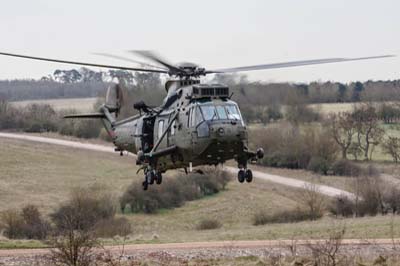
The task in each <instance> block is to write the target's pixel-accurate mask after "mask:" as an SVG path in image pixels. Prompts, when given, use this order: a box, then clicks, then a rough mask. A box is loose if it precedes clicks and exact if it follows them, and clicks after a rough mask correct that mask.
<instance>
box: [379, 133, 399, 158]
mask: <svg viewBox="0 0 400 266" xmlns="http://www.w3.org/2000/svg"><path fill="white" fill-rule="evenodd" d="M382 148H383V151H384V152H385V153H386V154H389V155H390V156H392V158H393V161H394V162H395V163H398V162H399V161H400V138H398V137H389V138H388V139H387V140H386V141H385V142H384V143H383V145H382Z"/></svg>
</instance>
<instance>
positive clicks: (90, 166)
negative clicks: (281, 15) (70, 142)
mask: <svg viewBox="0 0 400 266" xmlns="http://www.w3.org/2000/svg"><path fill="white" fill-rule="evenodd" d="M0 147H1V153H0V210H5V209H8V208H18V207H21V206H23V205H25V204H27V203H32V204H37V205H39V206H40V207H41V208H42V209H43V210H44V211H45V212H48V211H50V210H51V208H52V207H55V206H56V205H57V204H58V203H59V202H62V201H63V200H65V199H66V198H67V197H68V195H69V192H70V191H71V189H72V188H73V187H78V186H79V187H82V186H92V185H98V186H107V187H108V188H109V189H110V190H111V191H112V192H114V193H115V194H117V195H119V193H122V191H124V189H125V187H126V186H128V185H129V184H130V183H131V182H132V179H134V178H138V176H136V166H135V160H134V158H133V157H126V156H124V157H120V156H119V154H118V153H115V154H108V153H94V152H91V151H85V150H80V149H71V148H67V147H61V146H55V145H49V144H41V143H33V142H24V141H19V140H9V139H4V138H1V139H0Z"/></svg>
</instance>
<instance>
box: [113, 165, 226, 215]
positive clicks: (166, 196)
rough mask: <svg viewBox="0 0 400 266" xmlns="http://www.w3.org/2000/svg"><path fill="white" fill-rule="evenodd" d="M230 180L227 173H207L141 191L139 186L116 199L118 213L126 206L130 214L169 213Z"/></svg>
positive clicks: (211, 170) (213, 170)
mask: <svg viewBox="0 0 400 266" xmlns="http://www.w3.org/2000/svg"><path fill="white" fill-rule="evenodd" d="M229 180H230V176H229V174H228V173H224V172H223V171H221V170H217V169H211V168H209V169H207V170H205V173H204V174H196V173H192V174H190V175H178V176H177V177H176V178H171V179H168V181H167V182H165V183H164V184H163V185H162V186H154V187H151V189H149V190H147V191H143V189H142V185H141V183H140V182H135V183H133V184H132V185H130V186H129V187H128V189H127V190H126V191H125V193H124V194H123V195H122V197H121V199H120V207H121V210H122V212H124V211H125V210H126V207H127V206H130V210H131V212H144V213H155V212H157V210H158V209H171V208H176V207H179V206H181V205H182V204H183V203H184V202H185V201H191V200H195V199H198V198H201V197H204V196H207V195H212V194H215V193H218V192H219V191H220V190H223V189H225V187H226V184H227V182H228V181H229Z"/></svg>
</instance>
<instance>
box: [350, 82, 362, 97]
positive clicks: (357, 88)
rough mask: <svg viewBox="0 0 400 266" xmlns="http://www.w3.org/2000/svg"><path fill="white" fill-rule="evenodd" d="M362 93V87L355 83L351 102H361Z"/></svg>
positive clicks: (360, 84) (359, 83)
mask: <svg viewBox="0 0 400 266" xmlns="http://www.w3.org/2000/svg"><path fill="white" fill-rule="evenodd" d="M363 91H364V85H363V84H362V83H361V82H359V81H357V82H356V83H355V84H354V88H353V95H352V96H351V100H352V101H353V102H359V101H360V100H361V93H362V92H363Z"/></svg>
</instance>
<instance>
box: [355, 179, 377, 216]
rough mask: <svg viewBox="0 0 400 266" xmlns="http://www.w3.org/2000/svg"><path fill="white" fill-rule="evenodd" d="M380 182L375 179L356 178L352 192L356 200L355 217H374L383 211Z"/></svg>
mask: <svg viewBox="0 0 400 266" xmlns="http://www.w3.org/2000/svg"><path fill="white" fill-rule="evenodd" d="M380 183H381V182H380V180H379V179H378V178H375V177H358V178H357V179H356V181H355V183H354V191H356V196H357V197H358V200H357V202H356V206H355V213H356V215H357V216H365V215H376V214H378V212H379V211H383V198H382V194H383V190H382V187H381V184H380Z"/></svg>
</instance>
